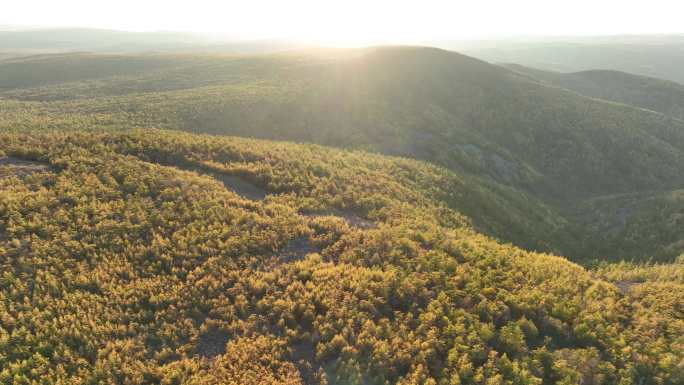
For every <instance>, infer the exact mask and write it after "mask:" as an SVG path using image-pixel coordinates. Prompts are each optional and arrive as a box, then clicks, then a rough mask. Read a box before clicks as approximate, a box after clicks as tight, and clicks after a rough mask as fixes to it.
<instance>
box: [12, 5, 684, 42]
mask: <svg viewBox="0 0 684 385" xmlns="http://www.w3.org/2000/svg"><path fill="white" fill-rule="evenodd" d="M683 19H684V1H682V0H649V1H643V0H638V1H637V0H572V1H570V0H563V1H560V0H469V1H463V0H461V1H459V0H452V1H441V0H420V1H402V0H365V1H364V0H344V1H343V0H335V1H332V0H331V1H325V0H244V1H230V0H224V1H216V0H182V1H181V0H6V1H3V4H2V11H1V12H0V25H2V24H12V25H31V26H38V25H40V26H44V25H47V26H82V27H96V28H111V29H123V30H135V31H154V30H182V31H198V32H212V33H221V34H226V35H229V36H232V37H239V38H297V39H305V40H313V41H322V42H329V43H341V44H344V43H350V44H353V43H363V42H378V41H385V42H415V41H422V40H430V39H453V38H471V37H502V36H510V35H603V34H624V33H681V32H684V22H683V21H682V20H683Z"/></svg>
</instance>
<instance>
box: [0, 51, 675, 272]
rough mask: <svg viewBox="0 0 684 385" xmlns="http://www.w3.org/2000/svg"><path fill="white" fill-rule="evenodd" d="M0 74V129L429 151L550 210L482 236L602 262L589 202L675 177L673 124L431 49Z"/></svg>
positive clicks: (148, 61)
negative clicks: (150, 131)
mask: <svg viewBox="0 0 684 385" xmlns="http://www.w3.org/2000/svg"><path fill="white" fill-rule="evenodd" d="M117 62H121V63H127V64H121V65H118V64H115V65H112V64H113V63H117ZM0 74H2V75H3V77H2V78H0V88H3V89H4V91H2V92H1V93H0V98H2V99H0V103H1V105H2V108H3V111H4V113H3V115H2V116H0V127H4V128H5V129H11V130H24V129H36V128H38V129H41V128H50V129H69V130H73V129H89V130H92V129H107V130H112V129H115V130H120V129H127V128H131V127H139V128H146V127H162V128H170V129H180V130H186V131H192V132H204V133H212V134H222V135H225V134H227V135H238V136H248V137H257V138H265V139H278V140H288V141H298V142H313V143H318V144H325V145H334V146H338V147H343V148H353V149H364V150H371V151H375V152H381V153H384V154H389V155H399V156H404V157H411V158H417V159H421V160H426V161H430V162H432V163H434V164H438V165H441V166H444V167H446V168H448V169H451V170H454V171H457V172H460V173H463V174H464V175H469V176H472V177H473V178H474V179H473V180H478V181H480V182H476V183H478V184H479V185H481V186H483V188H486V189H487V190H488V191H490V192H492V193H493V195H490V197H492V198H491V199H501V202H502V204H501V206H500V207H509V208H511V210H512V211H511V212H514V211H516V212H520V211H521V210H522V211H524V210H525V208H527V209H529V210H530V212H538V213H545V214H542V216H543V219H542V220H541V222H540V224H539V226H538V227H537V228H531V229H529V231H527V232H526V235H525V234H523V233H520V234H522V235H520V236H519V237H516V236H515V235H514V233H515V232H516V231H517V230H511V231H508V232H506V231H492V232H491V233H490V234H495V235H497V236H500V237H502V238H503V239H505V240H509V241H513V242H516V243H517V244H526V245H530V244H534V245H535V246H533V247H535V248H539V249H544V250H556V251H560V252H563V253H565V254H566V255H572V256H605V255H604V254H603V251H602V252H601V255H598V252H597V250H596V249H595V248H592V247H588V246H586V245H584V244H583V243H582V242H575V241H572V240H573V239H577V238H578V237H580V238H582V237H586V234H584V235H582V234H583V233H586V231H587V229H588V228H590V227H588V226H582V225H580V222H577V221H575V220H574V219H573V218H575V216H576V215H579V214H575V213H576V211H578V210H579V211H581V209H580V208H579V207H581V206H582V204H583V202H584V201H586V200H590V199H596V198H599V197H608V196H616V195H620V194H633V193H643V194H646V193H651V192H653V191H656V192H667V191H671V190H677V189H680V188H682V186H684V175H683V174H682V173H681V170H682V169H684V122H682V121H681V120H680V119H677V118H674V117H671V116H667V115H664V114H661V113H657V112H652V111H645V110H644V109H642V108H636V107H632V106H629V105H626V104H617V103H613V102H610V101H605V100H600V99H597V98H595V97H594V98H590V97H586V96H583V95H580V94H578V93H577V92H573V91H568V90H566V89H563V88H559V87H558V86H555V85H550V84H544V83H541V82H540V81H539V80H537V79H536V78H533V77H531V76H530V75H529V74H521V73H520V72H517V71H512V70H509V69H506V68H502V67H500V66H496V65H491V64H488V63H486V62H483V61H480V60H477V59H474V58H471V57H467V56H464V55H460V54H457V53H454V52H448V51H444V50H439V49H433V48H421V47H379V48H368V49H357V50H313V51H301V52H296V53H295V52H291V53H287V54H277V55H260V56H221V55H200V56H197V55H193V56H191V55H182V54H175V55H149V54H148V55H133V56H117V55H92V54H74V55H56V56H40V57H35V58H24V59H18V60H17V59H12V60H9V61H6V62H4V63H0ZM625 87H627V85H625ZM514 202H515V203H514ZM606 215H612V214H610V213H609V212H606ZM502 216H503V215H502ZM528 219H529V222H530V223H533V222H534V221H535V220H534V219H532V218H528ZM597 220H599V219H597ZM601 220H602V219H601ZM501 223H503V222H498V224H496V225H492V226H490V227H489V228H490V229H494V228H498V229H502V228H503V227H505V226H503V227H502V226H501ZM549 224H551V225H549ZM516 228H520V226H519V225H515V226H511V229H516ZM559 229H563V230H562V231H559ZM529 234H536V235H537V236H536V242H532V243H530V240H531V239H534V238H535V236H534V235H532V236H530V235H529ZM668 242H670V241H668ZM653 249H655V247H654V248H652V250H653ZM678 250H681V248H674V249H672V250H670V251H668V252H667V253H666V255H664V257H665V258H671V257H674V256H676V253H677V252H678ZM612 256H615V257H617V255H612Z"/></svg>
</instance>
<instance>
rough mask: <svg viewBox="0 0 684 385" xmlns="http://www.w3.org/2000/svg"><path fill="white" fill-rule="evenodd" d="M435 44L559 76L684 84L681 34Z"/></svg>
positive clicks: (496, 61) (682, 40) (682, 37)
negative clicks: (603, 75) (625, 76)
mask: <svg viewBox="0 0 684 385" xmlns="http://www.w3.org/2000/svg"><path fill="white" fill-rule="evenodd" d="M439 46H441V47H444V48H449V49H457V50H459V51H461V52H464V53H466V54H468V55H472V56H475V57H478V58H481V59H483V60H487V61H489V62H495V63H517V64H522V65H525V66H528V67H534V68H540V69H543V70H550V71H560V72H578V71H586V70H596V69H602V70H618V71H623V72H628V73H633V74H637V75H643V76H649V77H656V78H661V79H667V80H672V81H675V82H678V83H684V35H644V36H638V35H637V36H614V37H587V38H554V39H547V40H539V39H538V40H536V41H535V40H528V41H490V42H467V43H465V42H460V43H459V42H441V43H439Z"/></svg>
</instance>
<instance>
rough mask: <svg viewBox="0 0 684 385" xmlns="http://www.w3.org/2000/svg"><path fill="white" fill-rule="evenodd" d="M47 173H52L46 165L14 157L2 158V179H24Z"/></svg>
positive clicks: (0, 165)
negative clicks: (32, 175) (10, 177)
mask: <svg viewBox="0 0 684 385" xmlns="http://www.w3.org/2000/svg"><path fill="white" fill-rule="evenodd" d="M46 171H50V167H49V166H48V165H47V164H46V163H42V162H35V161H29V160H22V159H19V158H15V157H12V156H6V157H1V158H0V178H6V177H9V176H18V177H20V178H23V177H25V176H28V175H31V174H35V173H40V172H46Z"/></svg>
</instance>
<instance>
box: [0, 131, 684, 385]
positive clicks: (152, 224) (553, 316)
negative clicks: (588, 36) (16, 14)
mask: <svg viewBox="0 0 684 385" xmlns="http://www.w3.org/2000/svg"><path fill="white" fill-rule="evenodd" d="M0 145H1V146H2V148H3V152H4V154H3V155H4V157H5V158H4V159H5V161H4V162H3V163H2V165H1V166H0V169H1V170H2V172H0V175H2V179H0V189H1V190H2V193H3V194H2V196H3V199H2V200H0V226H1V227H0V229H2V234H3V237H2V238H1V239H0V253H1V254H0V255H1V256H2V259H0V261H2V270H3V274H2V278H1V279H0V296H1V297H0V298H1V299H2V300H1V301H0V306H2V308H1V309H0V316H1V317H2V318H1V325H2V326H1V328H0V368H2V369H0V382H2V383H11V384H75V383H78V384H102V383H106V384H233V383H234V384H257V383H259V384H263V383H271V382H273V383H289V384H326V383H327V384H393V383H397V384H488V385H489V384H578V383H582V384H601V383H615V384H680V383H682V381H684V367H683V366H682V362H683V361H682V360H683V359H684V349H682V347H684V340H682V338H684V337H683V336H684V322H683V320H682V319H683V315H684V314H682V309H683V308H684V307H683V306H684V296H682V293H684V290H682V289H683V288H684V286H683V285H684V282H683V281H682V274H681V270H682V269H681V267H680V266H681V265H680V263H681V262H676V263H673V264H672V265H669V266H668V267H665V265H659V266H646V265H638V266H637V265H627V264H625V263H622V264H615V265H604V266H602V267H599V268H596V269H593V270H587V269H585V268H584V267H581V266H580V265H576V264H574V263H572V262H569V261H567V260H566V259H564V258H561V257H557V256H553V255H549V254H540V253H535V252H529V251H525V250H523V249H520V248H518V247H515V246H513V245H510V244H503V243H500V242H498V241H496V240H495V239H493V238H490V237H488V236H486V235H483V234H481V233H478V232H477V231H475V230H474V229H473V227H472V225H471V221H470V218H468V217H467V216H466V215H464V214H463V213H461V212H459V211H457V210H456V209H454V208H452V207H449V206H448V205H446V204H445V202H444V200H443V199H442V197H443V196H445V195H447V194H459V193H460V191H459V187H458V183H459V182H461V180H460V177H459V175H457V174H455V173H453V172H451V171H448V170H446V169H444V168H440V167H437V166H431V165H428V164H425V163H422V162H419V161H414V160H409V159H403V158H393V157H386V156H380V155H373V154H369V153H365V152H358V151H356V152H349V151H342V150H334V149H331V148H326V147H320V146H315V145H304V144H289V143H284V142H268V141H260V140H250V139H239V138H228V137H223V138H222V137H213V136H201V135H193V134H182V133H175V132H171V131H158V130H134V131H126V132H121V133H92V132H91V133H82V132H70V133H64V132H61V133H38V132H36V133H30V134H20V133H5V134H1V135H0ZM360 175H363V176H364V177H363V178H361V177H359V176H360ZM238 182H239V183H238ZM446 186H448V187H446ZM247 187H249V189H247ZM246 191H251V194H250V193H248V192H246ZM258 191H260V192H261V193H262V194H254V192H258Z"/></svg>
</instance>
